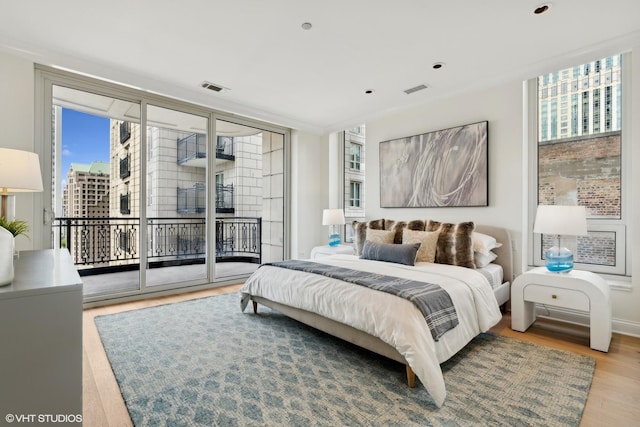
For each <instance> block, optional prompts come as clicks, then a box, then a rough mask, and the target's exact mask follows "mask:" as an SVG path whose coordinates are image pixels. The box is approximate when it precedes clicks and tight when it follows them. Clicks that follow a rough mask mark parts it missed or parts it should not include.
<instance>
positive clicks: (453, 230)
mask: <svg viewBox="0 0 640 427" xmlns="http://www.w3.org/2000/svg"><path fill="white" fill-rule="evenodd" d="M474 229H475V224H474V223H473V222H460V223H458V224H450V223H446V222H445V223H441V222H438V221H432V220H429V223H428V224H427V231H439V232H440V234H439V236H438V245H437V246H436V262H438V263H440V264H451V265H458V266H460V267H467V268H476V264H475V260H474V256H473V237H472V236H473V230H474Z"/></svg>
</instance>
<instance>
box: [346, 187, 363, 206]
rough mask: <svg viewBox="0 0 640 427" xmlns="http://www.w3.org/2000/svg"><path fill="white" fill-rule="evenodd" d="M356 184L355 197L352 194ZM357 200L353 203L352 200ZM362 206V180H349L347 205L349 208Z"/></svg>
mask: <svg viewBox="0 0 640 427" xmlns="http://www.w3.org/2000/svg"><path fill="white" fill-rule="evenodd" d="M355 186H357V189H358V195H357V197H356V196H355V195H354V191H353V189H354V188H355ZM356 200H357V202H358V204H357V205H355V204H354V201H356ZM361 206H362V182H360V181H355V180H351V181H350V182H349V207H350V208H360V207H361Z"/></svg>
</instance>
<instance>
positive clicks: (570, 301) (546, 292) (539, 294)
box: [524, 285, 589, 311]
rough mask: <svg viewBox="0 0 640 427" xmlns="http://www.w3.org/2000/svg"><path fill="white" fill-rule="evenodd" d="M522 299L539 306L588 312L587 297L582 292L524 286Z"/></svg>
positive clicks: (541, 286) (540, 286) (539, 286)
mask: <svg viewBox="0 0 640 427" xmlns="http://www.w3.org/2000/svg"><path fill="white" fill-rule="evenodd" d="M524 299H525V301H531V302H537V303H540V304H549V305H555V306H557V307H564V308H572V309H574V310H584V311H589V297H588V296H587V295H586V294H585V293H583V292H580V291H575V290H572V289H562V288H557V287H551V286H543V285H526V286H525V287H524Z"/></svg>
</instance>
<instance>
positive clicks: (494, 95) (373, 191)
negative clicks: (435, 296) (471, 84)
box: [365, 82, 524, 274]
mask: <svg viewBox="0 0 640 427" xmlns="http://www.w3.org/2000/svg"><path fill="white" fill-rule="evenodd" d="M521 91H522V83H521V82H512V83H509V84H505V85H502V86H500V87H496V88H492V89H489V90H485V91H481V92H475V93H470V94H467V95H465V96H461V97H457V98H452V99H448V100H443V101H442V102H439V103H437V105H433V106H429V107H422V108H416V109H414V110H410V111H405V112H403V113H400V114H397V115H394V116H392V117H388V118H385V119H381V120H375V121H372V122H367V124H366V126H367V142H366V152H367V159H366V162H367V168H366V181H365V182H366V186H365V187H366V189H365V197H366V204H367V217H368V218H370V219H376V218H392V219H402V220H410V219H434V220H436V221H450V222H459V221H469V220H473V221H475V222H476V223H479V224H487V225H498V226H503V227H506V228H508V229H509V231H510V232H511V234H512V240H516V245H515V246H514V247H516V248H519V247H520V242H521V223H522V219H521V218H522V214H523V212H522V211H523V209H522V206H523V205H522V202H521V200H520V195H521V189H522V180H523V179H524V177H523V174H522V172H521V166H522V160H521V159H522V150H521V140H522V130H521V129H522V126H521V123H522V99H521V96H520V93H521ZM484 120H487V121H489V206H488V207H479V208H430V209H421V208H407V209H400V208H381V207H380V175H379V166H378V165H379V157H378V155H379V147H378V145H379V143H380V142H381V141H387V140H390V139H395V138H400V137H405V136H411V135H417V134H421V133H425V132H429V131H436V130H440V129H446V128H450V127H455V126H459V125H464V124H468V123H476V122H480V121H484ZM518 252H521V251H520V250H519V249H518ZM519 255H520V254H519V253H518V254H517V256H519ZM515 269H516V273H517V274H519V273H520V271H521V266H520V265H516V266H515Z"/></svg>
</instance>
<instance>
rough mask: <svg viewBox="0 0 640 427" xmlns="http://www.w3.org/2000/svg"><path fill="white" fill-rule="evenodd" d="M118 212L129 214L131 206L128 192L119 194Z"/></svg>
mask: <svg viewBox="0 0 640 427" xmlns="http://www.w3.org/2000/svg"><path fill="white" fill-rule="evenodd" d="M120 213H121V214H123V215H129V214H130V213H131V206H130V205H129V193H127V194H121V195H120Z"/></svg>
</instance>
